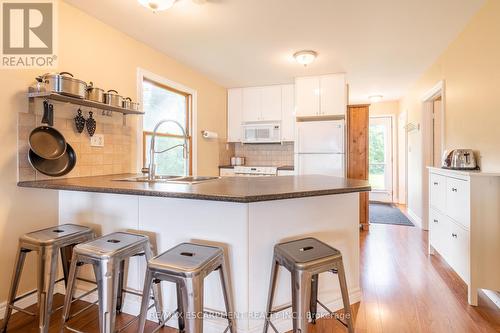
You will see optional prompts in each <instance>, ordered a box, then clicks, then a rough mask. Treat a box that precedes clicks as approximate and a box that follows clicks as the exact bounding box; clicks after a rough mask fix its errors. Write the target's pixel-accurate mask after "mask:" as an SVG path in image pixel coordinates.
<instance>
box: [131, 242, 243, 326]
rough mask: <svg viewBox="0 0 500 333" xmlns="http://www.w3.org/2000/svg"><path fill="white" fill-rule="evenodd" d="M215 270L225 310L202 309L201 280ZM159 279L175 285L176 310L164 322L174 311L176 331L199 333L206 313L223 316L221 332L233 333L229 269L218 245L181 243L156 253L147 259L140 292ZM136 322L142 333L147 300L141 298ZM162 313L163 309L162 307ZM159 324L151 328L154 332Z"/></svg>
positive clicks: (149, 287)
mask: <svg viewBox="0 0 500 333" xmlns="http://www.w3.org/2000/svg"><path fill="white" fill-rule="evenodd" d="M216 270H218V271H219V276H220V280H221V284H222V293H223V296H224V303H225V305H226V312H225V313H222V312H217V311H212V310H210V311H205V310H204V305H203V284H204V283H203V282H204V279H205V277H207V276H208V275H209V274H210V273H212V272H213V271H216ZM161 281H169V282H173V283H175V284H176V285H177V311H176V312H174V313H172V314H171V315H170V317H169V318H166V319H165V321H164V322H165V323H166V322H167V321H168V320H169V319H170V318H171V317H172V316H173V315H174V314H175V313H178V322H179V331H180V332H187V333H202V332H203V315H204V314H210V315H213V316H217V317H219V318H225V319H227V321H228V326H227V328H226V329H225V330H224V333H226V332H228V331H229V332H231V333H236V328H235V324H234V319H233V314H234V312H233V303H232V299H231V296H230V293H229V271H228V270H227V267H226V263H225V258H224V251H223V249H222V248H219V247H213V246H206V245H199V244H193V243H182V244H179V245H177V246H176V247H174V248H172V249H170V250H168V251H167V252H164V253H163V254H160V255H159V256H157V257H155V258H153V259H151V260H150V261H149V262H148V268H147V271H146V279H145V280H144V289H143V292H144V293H147V292H148V291H149V290H150V289H151V286H152V285H154V284H159V283H160V282H161ZM141 308H142V309H141V316H140V321H139V332H140V333H143V332H144V326H145V324H146V312H147V302H146V300H144V299H143V301H142V307H141ZM162 312H163V310H162ZM158 329H159V327H158V328H157V329H156V330H154V331H153V332H156V331H157V330H158Z"/></svg>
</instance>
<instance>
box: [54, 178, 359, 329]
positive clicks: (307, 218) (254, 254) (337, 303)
mask: <svg viewBox="0 0 500 333" xmlns="http://www.w3.org/2000/svg"><path fill="white" fill-rule="evenodd" d="M273 179H276V178H273ZM186 186H188V185H186ZM358 201H359V194H358V193H349V194H332V195H322V196H314V197H305V198H295V199H285V200H272V201H261V202H251V203H238V202H227V201H218V200H197V199H196V200H195V199H179V198H170V197H155V196H142V195H118V194H111V193H107V194H105V193H89V192H69V191H61V192H60V202H59V204H60V223H61V224H62V223H77V224H82V225H87V226H91V227H93V228H94V229H96V230H97V231H98V233H99V234H106V233H111V232H115V231H127V230H129V231H130V230H131V231H137V232H140V233H145V234H147V235H149V236H150V237H151V239H152V242H153V244H155V246H156V247H157V250H158V252H163V251H166V250H167V249H169V248H171V247H173V246H175V245H177V244H179V243H182V242H200V243H206V244H214V245H220V246H223V247H224V248H225V249H226V250H227V254H228V257H227V260H228V263H229V269H230V273H231V280H232V281H231V287H230V290H231V292H232V294H233V299H234V305H235V311H236V318H237V320H236V325H237V333H257V332H262V325H263V321H262V318H263V317H262V316H263V313H264V311H265V309H266V299H267V291H268V287H269V275H270V270H271V262H272V256H273V247H274V245H275V244H277V243H279V242H283V241H287V240H291V239H296V238H302V237H308V236H312V237H317V238H319V239H320V240H322V241H325V242H326V243H328V244H330V245H331V246H333V247H335V248H337V249H339V250H341V251H342V254H343V258H344V265H345V271H346V277H347V283H348V287H349V292H350V301H351V303H356V302H359V300H360V289H359V229H358V221H359V208H358ZM130 261H131V263H130V265H129V266H128V279H129V281H128V283H127V286H128V287H129V288H131V289H135V290H138V291H141V290H142V284H143V277H144V272H145V263H144V261H143V258H142V257H140V258H132V259H131V260H130ZM87 273H90V272H89V271H87ZM289 277H290V275H289V274H288V273H286V272H285V271H283V270H282V273H281V274H280V278H279V285H278V291H277V297H276V303H275V304H276V305H282V304H286V303H287V302H289V301H290V280H289ZM162 287H163V288H164V289H163V296H164V298H163V299H164V302H165V305H166V311H172V310H174V309H175V299H176V296H175V295H176V294H175V289H174V286H173V285H172V284H169V283H166V282H164V283H162ZM79 288H80V289H79V292H85V291H88V288H86V287H85V286H79ZM61 292H64V291H61ZM204 296H205V297H204V298H205V305H206V306H207V307H209V308H212V309H215V310H223V309H224V305H223V298H222V291H221V288H220V282H219V279H218V274H216V273H215V274H212V275H211V276H209V277H208V278H207V279H206V280H205V294H204ZM319 298H320V299H321V300H322V301H323V302H324V303H325V304H326V305H327V306H329V307H330V308H331V309H333V310H339V309H341V308H342V302H341V294H340V290H339V285H338V279H337V277H336V276H334V275H331V274H327V273H326V274H324V275H323V276H321V278H320V292H319ZM94 300H95V299H94ZM139 305H140V298H138V297H135V296H130V295H127V296H126V297H125V300H124V312H126V313H130V314H137V313H138V310H139ZM149 318H150V319H154V315H153V312H152V311H151V312H150V313H149ZM288 319H289V318H284V317H280V318H277V320H275V321H274V324H275V325H276V327H277V328H278V329H279V330H280V331H283V332H285V331H287V330H290V329H291V325H292V323H291V321H290V320H288ZM168 325H169V326H172V327H176V326H177V323H176V321H175V320H172V321H170V322H169V323H168ZM204 328H205V330H204V332H206V333H220V332H223V331H224V329H225V328H226V322H225V321H224V320H222V319H214V318H207V319H206V320H205V322H204Z"/></svg>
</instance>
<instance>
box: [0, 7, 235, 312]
mask: <svg viewBox="0 0 500 333" xmlns="http://www.w3.org/2000/svg"><path fill="white" fill-rule="evenodd" d="M58 55H59V68H58V69H57V70H59V71H62V70H65V71H70V72H73V74H75V75H76V76H78V77H79V78H81V79H83V80H86V81H90V80H92V81H94V82H95V83H96V84H97V85H100V86H102V87H104V88H108V89H111V88H114V89H116V90H118V91H119V92H120V93H121V94H123V95H126V96H130V97H132V98H136V97H137V96H136V89H137V88H136V87H137V85H136V76H137V68H138V67H140V68H143V69H146V70H148V71H150V72H153V73H155V74H158V75H160V76H162V77H165V78H167V79H169V80H172V81H175V82H178V83H180V84H183V85H185V86H187V87H190V88H192V89H195V90H197V92H198V128H197V129H195V130H197V131H199V130H201V129H209V130H211V131H215V132H218V133H219V135H220V136H221V137H225V133H226V89H225V88H223V87H221V86H219V85H217V84H215V83H214V82H212V81H210V80H209V79H207V78H206V77H204V76H203V75H201V74H199V73H197V72H195V71H194V70H192V69H190V68H188V67H186V66H184V65H183V64H180V63H178V62H176V61H175V60H173V59H171V58H169V57H167V56H165V55H163V54H161V53H159V52H157V51H155V50H153V49H152V48H149V47H147V46H146V45H144V44H142V43H140V42H137V41H135V40H134V39H132V38H130V37H128V36H126V35H125V34H123V33H121V32H119V31H117V30H115V29H113V28H111V27H109V26H107V25H105V24H103V23H102V22H100V21H98V20H97V19H95V18H93V17H90V16H88V15H87V14H85V13H83V12H81V11H79V10H78V9H76V8H74V7H72V6H70V5H68V4H66V3H64V2H59V52H58ZM42 71H43V70H40V69H38V70H0V87H1V89H0V110H1V111H0V112H1V117H0V140H1V150H0V151H1V154H0V244H2V255H1V256H0V267H2V268H3V269H2V271H0V285H1V286H3V287H2V288H0V302H2V301H4V300H5V299H6V295H7V289H8V288H7V287H6V286H8V283H9V281H10V275H11V268H12V267H13V263H14V253H15V249H16V244H17V239H18V237H19V236H20V235H21V234H23V233H25V232H28V231H30V230H35V229H37V228H42V227H46V226H50V225H54V224H57V222H58V220H57V219H58V214H57V204H58V200H57V193H56V192H55V191H46V190H29V189H21V188H18V187H17V186H16V180H17V160H16V158H17V156H16V152H17V149H16V146H17V112H18V111H19V110H22V109H27V107H28V101H27V98H26V97H25V94H26V92H27V88H28V86H29V85H30V84H31V83H32V81H33V80H34V78H35V76H36V75H39V74H41V73H42ZM56 112H57V110H56ZM197 157H198V173H199V174H202V175H217V174H218V164H219V144H218V143H217V142H208V141H205V140H203V139H201V138H199V139H198V156H197ZM28 266H33V265H28ZM25 276H26V277H28V276H31V281H30V282H31V286H34V284H33V281H34V279H33V274H29V273H28V274H26V275H25ZM24 286H25V287H23V289H26V288H27V284H25V285H24Z"/></svg>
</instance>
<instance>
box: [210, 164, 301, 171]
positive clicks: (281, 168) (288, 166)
mask: <svg viewBox="0 0 500 333" xmlns="http://www.w3.org/2000/svg"><path fill="white" fill-rule="evenodd" d="M245 166H248V165H245ZM219 169H234V165H219ZM278 170H295V168H294V166H293V165H283V166H279V167H278Z"/></svg>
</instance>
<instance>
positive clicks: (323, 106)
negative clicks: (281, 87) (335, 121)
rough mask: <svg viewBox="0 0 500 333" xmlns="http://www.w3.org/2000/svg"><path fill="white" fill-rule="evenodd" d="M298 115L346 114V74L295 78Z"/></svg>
mask: <svg viewBox="0 0 500 333" xmlns="http://www.w3.org/2000/svg"><path fill="white" fill-rule="evenodd" d="M295 97H296V98H295V103H296V110H297V116H298V117H317V116H345V114H346V110H347V85H346V81H345V75H344V74H332V75H322V76H309V77H299V78H296V79H295Z"/></svg>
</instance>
